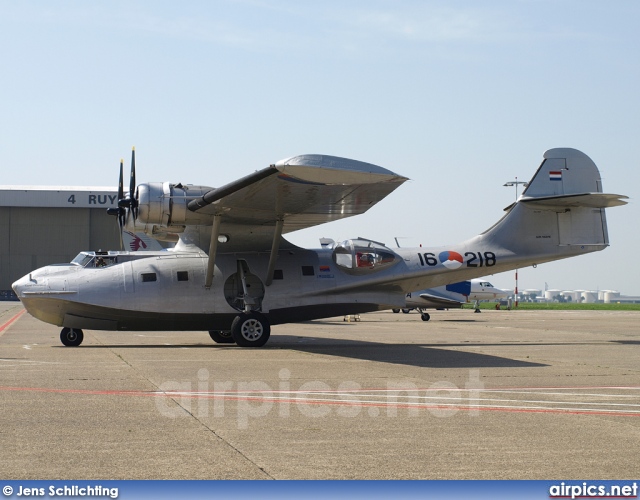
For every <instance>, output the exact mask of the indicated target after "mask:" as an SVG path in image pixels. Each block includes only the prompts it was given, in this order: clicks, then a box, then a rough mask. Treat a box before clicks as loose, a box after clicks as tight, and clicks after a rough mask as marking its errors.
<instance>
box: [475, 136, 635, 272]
mask: <svg viewBox="0 0 640 500" xmlns="http://www.w3.org/2000/svg"><path fill="white" fill-rule="evenodd" d="M626 198H627V197H626V196H621V195H614V194H604V193H603V192H602V180H601V179H600V172H599V171H598V168H597V167H596V165H595V163H594V162H593V161H592V160H591V158H589V157H588V156H587V155H585V154H584V153H582V152H581V151H578V150H576V149H571V148H557V149H550V150H549V151H546V152H545V153H544V161H543V162H542V164H541V165H540V167H539V168H538V171H537V172H536V174H535V175H534V176H533V178H532V179H531V181H530V182H529V184H528V186H527V188H526V189H525V191H524V192H523V193H522V196H521V197H520V199H519V200H518V201H517V202H516V203H515V204H514V205H512V206H510V207H508V208H507V210H508V214H507V215H506V216H505V217H504V218H503V219H502V220H501V221H500V222H498V223H497V224H496V225H495V226H494V227H493V228H491V229H490V230H489V231H487V232H486V233H485V237H487V239H489V240H491V241H492V242H493V243H497V244H499V245H500V246H502V247H503V248H505V249H508V250H510V251H512V252H513V253H514V254H517V255H519V256H521V257H525V259H526V260H531V261H533V262H537V263H541V262H547V261H551V260H556V259H561V258H564V257H570V256H572V255H578V254H582V253H588V252H593V251H597V250H602V249H604V248H606V247H607V246H608V245H609V236H608V232H607V222H606V217H605V210H604V209H605V208H606V207H614V206H618V205H624V204H626V201H624V199H626ZM527 256H528V257H530V259H528V258H527Z"/></svg>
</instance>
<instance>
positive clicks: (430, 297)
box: [393, 279, 508, 321]
mask: <svg viewBox="0 0 640 500" xmlns="http://www.w3.org/2000/svg"><path fill="white" fill-rule="evenodd" d="M507 295H508V293H507V292H506V291H505V290H501V289H500V288H496V287H494V286H493V285H492V284H491V283H489V282H488V281H487V280H485V279H472V280H468V281H461V282H459V283H451V284H450V285H444V286H439V287H436V288H429V289H427V290H419V291H417V292H409V293H408V294H407V297H406V304H405V307H403V308H402V312H403V313H408V312H410V311H411V310H413V309H417V310H418V312H419V313H420V317H421V318H422V321H429V320H430V319H431V315H430V314H429V313H427V312H425V309H455V308H460V307H462V304H464V303H467V302H469V301H471V300H473V301H475V309H476V311H479V309H478V303H479V302H480V301H482V300H495V299H501V298H503V297H506V296H507ZM393 312H395V313H398V312H400V309H397V308H395V309H393Z"/></svg>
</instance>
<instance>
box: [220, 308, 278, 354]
mask: <svg viewBox="0 0 640 500" xmlns="http://www.w3.org/2000/svg"><path fill="white" fill-rule="evenodd" d="M270 335H271V325H269V320H268V319H267V318H266V316H265V315H264V314H261V313H259V312H256V311H249V312H243V313H241V314H239V315H238V316H236V317H235V319H234V320H233V323H231V330H209V336H210V337H211V339H212V340H213V341H214V342H215V343H217V344H234V343H235V344H238V345H239V346H240V347H262V346H263V345H265V344H266V343H267V341H268V340H269V336H270Z"/></svg>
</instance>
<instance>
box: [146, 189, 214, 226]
mask: <svg viewBox="0 0 640 500" xmlns="http://www.w3.org/2000/svg"><path fill="white" fill-rule="evenodd" d="M211 189H212V188H210V187H208V186H191V185H187V186H183V185H182V184H171V183H169V182H148V183H146V184H140V185H139V186H138V221H139V222H140V223H142V224H147V225H148V224H153V225H161V226H166V227H170V226H185V225H191V224H202V223H203V222H204V221H206V220H208V219H210V217H207V216H203V215H199V214H198V213H197V212H191V211H190V210H189V209H188V208H187V204H188V203H189V201H191V200H192V199H194V198H199V197H201V196H203V195H204V194H205V193H206V192H207V191H211Z"/></svg>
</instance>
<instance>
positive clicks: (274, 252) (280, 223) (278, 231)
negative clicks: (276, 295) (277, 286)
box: [266, 219, 284, 286]
mask: <svg viewBox="0 0 640 500" xmlns="http://www.w3.org/2000/svg"><path fill="white" fill-rule="evenodd" d="M283 227H284V219H278V220H277V221H276V227H275V231H274V233H273V242H272V243H271V254H270V255H269V267H268V268H267V282H266V285H267V286H270V285H271V283H273V273H274V271H275V269H276V259H277V258H278V247H279V246H280V237H281V236H282V228H283Z"/></svg>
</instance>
